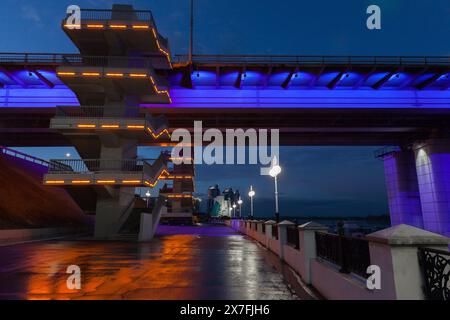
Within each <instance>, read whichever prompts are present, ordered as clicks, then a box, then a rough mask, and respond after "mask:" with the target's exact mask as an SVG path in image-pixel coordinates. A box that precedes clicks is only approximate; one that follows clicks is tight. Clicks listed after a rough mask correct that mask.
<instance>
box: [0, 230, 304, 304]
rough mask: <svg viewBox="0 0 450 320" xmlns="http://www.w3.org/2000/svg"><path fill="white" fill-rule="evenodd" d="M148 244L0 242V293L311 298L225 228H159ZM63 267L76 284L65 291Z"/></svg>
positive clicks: (288, 273)
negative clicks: (73, 272) (75, 272)
mask: <svg viewBox="0 0 450 320" xmlns="http://www.w3.org/2000/svg"><path fill="white" fill-rule="evenodd" d="M158 232H159V235H158V237H157V238H156V239H154V240H153V241H152V242H149V243H142V244H138V243H133V242H100V241H94V240H70V241H46V242H34V243H28V244H21V245H14V246H8V247H0V257H1V260H0V261H1V262H0V299H168V300H172V299H276V300H279V299H281V300H283V299H299V298H310V297H309V296H308V294H307V293H306V291H304V290H303V287H302V286H301V285H300V283H299V282H298V281H297V277H296V275H295V274H294V273H293V272H292V270H291V269H290V268H289V267H287V266H285V265H282V264H280V261H279V259H278V258H277V257H275V256H274V255H273V254H272V253H270V252H268V251H267V250H266V249H265V248H263V247H261V246H260V245H258V244H257V243H256V242H254V241H252V240H250V239H249V238H246V237H244V236H243V235H241V234H238V233H235V232H234V231H233V230H231V229H230V228H228V227H223V226H205V227H161V228H160V229H159V231H158ZM69 265H78V266H80V268H81V283H82V287H81V290H79V291H77V290H75V291H71V290H69V289H67V286H66V280H67V277H68V276H69V275H68V274H66V273H65V271H66V268H67V267H68V266H69Z"/></svg>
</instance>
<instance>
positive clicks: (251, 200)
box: [248, 186, 255, 218]
mask: <svg viewBox="0 0 450 320" xmlns="http://www.w3.org/2000/svg"><path fill="white" fill-rule="evenodd" d="M248 196H249V197H250V218H253V197H254V196H255V190H253V186H250V192H249V193H248Z"/></svg>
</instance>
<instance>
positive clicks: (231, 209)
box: [230, 208, 233, 217]
mask: <svg viewBox="0 0 450 320" xmlns="http://www.w3.org/2000/svg"><path fill="white" fill-rule="evenodd" d="M232 211H233V208H230V217H231V212H232Z"/></svg>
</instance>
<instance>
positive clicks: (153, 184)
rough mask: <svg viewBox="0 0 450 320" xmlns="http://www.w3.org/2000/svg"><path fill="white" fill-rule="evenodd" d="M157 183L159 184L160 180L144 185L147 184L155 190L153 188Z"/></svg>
mask: <svg viewBox="0 0 450 320" xmlns="http://www.w3.org/2000/svg"><path fill="white" fill-rule="evenodd" d="M157 182H158V180H156V181H154V182H150V181H145V182H144V183H145V184H146V185H148V186H149V187H151V188H153V187H154V186H155V185H156V183H157Z"/></svg>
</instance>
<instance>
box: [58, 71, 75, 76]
mask: <svg viewBox="0 0 450 320" xmlns="http://www.w3.org/2000/svg"><path fill="white" fill-rule="evenodd" d="M57 74H58V76H74V75H75V72H58V73H57Z"/></svg>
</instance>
